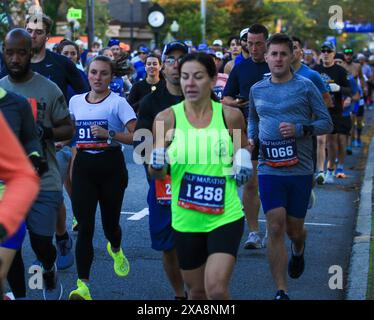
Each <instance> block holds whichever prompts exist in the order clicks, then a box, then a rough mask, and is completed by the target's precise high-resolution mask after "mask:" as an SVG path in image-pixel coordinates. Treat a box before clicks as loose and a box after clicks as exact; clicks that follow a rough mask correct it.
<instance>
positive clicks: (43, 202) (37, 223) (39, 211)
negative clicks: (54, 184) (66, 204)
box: [26, 191, 63, 237]
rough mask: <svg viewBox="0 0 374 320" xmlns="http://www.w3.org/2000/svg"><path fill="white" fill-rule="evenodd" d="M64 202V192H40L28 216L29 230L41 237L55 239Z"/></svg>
mask: <svg viewBox="0 0 374 320" xmlns="http://www.w3.org/2000/svg"><path fill="white" fill-rule="evenodd" d="M62 201H63V197H62V191H40V192H39V194H38V198H37V199H36V200H35V202H34V204H33V205H32V207H31V209H30V211H29V214H28V215H27V219H26V224H27V229H28V230H29V231H30V232H32V233H34V234H36V235H39V236H45V237H53V235H54V234H55V232H56V222H57V215H58V211H59V209H60V206H61V204H62Z"/></svg>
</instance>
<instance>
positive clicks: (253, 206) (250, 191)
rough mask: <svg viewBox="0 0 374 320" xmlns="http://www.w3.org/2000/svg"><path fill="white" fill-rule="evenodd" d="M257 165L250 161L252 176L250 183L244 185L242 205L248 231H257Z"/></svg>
mask: <svg viewBox="0 0 374 320" xmlns="http://www.w3.org/2000/svg"><path fill="white" fill-rule="evenodd" d="M257 163H258V161H252V166H253V175H252V178H251V180H250V181H248V182H247V183H246V184H245V185H244V190H243V205H244V212H245V217H246V219H247V223H248V228H249V230H250V231H256V232H258V231H259V228H258V214H259V211H260V206H261V203H260V197H259V196H258V180H257Z"/></svg>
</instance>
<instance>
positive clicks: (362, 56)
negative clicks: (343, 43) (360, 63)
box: [357, 53, 366, 60]
mask: <svg viewBox="0 0 374 320" xmlns="http://www.w3.org/2000/svg"><path fill="white" fill-rule="evenodd" d="M357 60H366V57H365V56H364V55H363V54H362V53H359V54H358V55H357Z"/></svg>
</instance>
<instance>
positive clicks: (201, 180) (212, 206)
mask: <svg viewBox="0 0 374 320" xmlns="http://www.w3.org/2000/svg"><path fill="white" fill-rule="evenodd" d="M225 186H226V178H225V177H212V176H204V175H198V174H192V173H188V172H186V173H185V174H184V176H183V180H182V183H181V188H180V191H179V196H178V205H179V206H180V207H183V208H185V209H192V210H196V211H200V212H203V213H208V214H222V213H223V212H224V209H225V208H224V204H225Z"/></svg>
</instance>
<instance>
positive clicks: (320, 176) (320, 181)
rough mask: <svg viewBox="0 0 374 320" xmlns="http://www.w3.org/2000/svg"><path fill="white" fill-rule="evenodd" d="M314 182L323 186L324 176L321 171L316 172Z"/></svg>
mask: <svg viewBox="0 0 374 320" xmlns="http://www.w3.org/2000/svg"><path fill="white" fill-rule="evenodd" d="M316 182H317V184H319V185H321V184H325V182H326V181H325V174H324V172H323V171H320V172H318V174H317V176H316Z"/></svg>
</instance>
